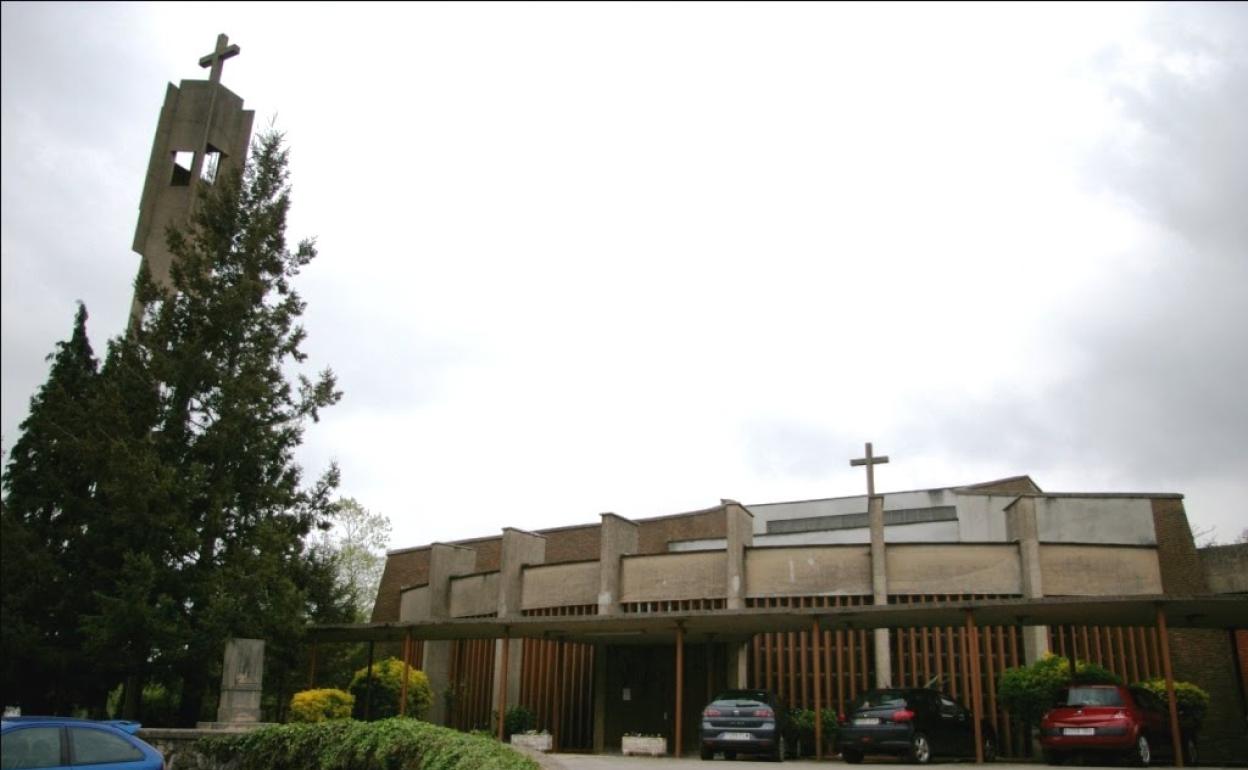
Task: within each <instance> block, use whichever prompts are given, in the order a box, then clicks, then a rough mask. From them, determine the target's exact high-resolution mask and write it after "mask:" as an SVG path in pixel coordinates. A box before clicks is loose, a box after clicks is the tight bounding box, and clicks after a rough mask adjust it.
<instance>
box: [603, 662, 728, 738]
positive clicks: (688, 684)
mask: <svg viewBox="0 0 1248 770" xmlns="http://www.w3.org/2000/svg"><path fill="white" fill-rule="evenodd" d="M606 653H607V688H606V689H607V692H606V714H605V720H606V722H605V725H604V728H603V735H604V741H605V749H606V751H607V752H608V753H614V752H618V751H619V750H620V740H621V738H623V737H624V734H625V733H641V734H643V735H662V736H664V737H665V738H667V750H668V752H669V753H675V745H674V744H673V740H674V738H675V736H676V714H675V709H676V646H675V645H674V644H667V645H611V646H608V647H607V648H606ZM727 658H728V654H727V650H726V648H725V646H724V645H723V644H720V643H706V642H697V643H689V644H686V645H685V675H684V684H685V691H684V708H683V709H682V711H683V712H684V713H683V720H682V721H683V730H682V731H683V733H684V740H683V744H684V745H683V746H682V750H683V753H684V754H685V755H689V754H691V753H693V752H696V751H697V750H698V740H699V739H698V728H699V726H700V724H701V722H700V719H701V714H702V708H703V707H704V706H705V705H706V704H707V702H708V701H709V700H710V698H711V696H712V695H714V694H715V693H716V692H718V691H720V690H722V689H725V688H726V686H727V670H728V669H727Z"/></svg>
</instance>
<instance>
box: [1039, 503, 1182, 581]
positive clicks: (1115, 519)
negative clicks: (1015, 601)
mask: <svg viewBox="0 0 1248 770" xmlns="http://www.w3.org/2000/svg"><path fill="white" fill-rule="evenodd" d="M1036 527H1037V530H1038V532H1039V535H1040V542H1042V543H1114V544H1121V545H1156V544H1157V535H1156V533H1155V531H1154V529H1153V508H1152V501H1150V500H1149V499H1148V498H1146V497H1040V498H1037V499H1036ZM1046 593H1047V592H1046Z"/></svg>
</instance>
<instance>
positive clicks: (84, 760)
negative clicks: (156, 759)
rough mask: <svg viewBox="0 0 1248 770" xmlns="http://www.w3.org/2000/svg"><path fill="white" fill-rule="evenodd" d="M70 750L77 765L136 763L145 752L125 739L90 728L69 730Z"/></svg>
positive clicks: (72, 728)
mask: <svg viewBox="0 0 1248 770" xmlns="http://www.w3.org/2000/svg"><path fill="white" fill-rule="evenodd" d="M69 748H70V751H71V753H72V756H73V758H74V764H75V765H98V764H102V763H104V762H135V761H138V760H141V759H143V752H141V751H139V750H138V749H137V748H135V747H134V746H132V745H131V744H130V742H129V741H127V740H126V739H125V738H122V737H121V736H119V735H113V734H112V733H110V732H105V731H104V730H93V729H91V728H90V727H71V728H69Z"/></svg>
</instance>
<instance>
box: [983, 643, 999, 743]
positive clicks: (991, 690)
mask: <svg viewBox="0 0 1248 770" xmlns="http://www.w3.org/2000/svg"><path fill="white" fill-rule="evenodd" d="M983 632H984V668H986V669H987V670H988V683H987V684H988V713H989V714H990V715H991V717H990V719H991V720H992V731H993V732H994V733H996V734H997V735H1000V734H1001V730H1000V726H999V725H998V724H997V670H996V668H997V667H996V663H995V661H994V660H993V657H992V638H993V637H994V636H996V633H995V630H994V629H993V627H992V626H984V628H983Z"/></svg>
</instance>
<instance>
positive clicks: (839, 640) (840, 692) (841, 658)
mask: <svg viewBox="0 0 1248 770" xmlns="http://www.w3.org/2000/svg"><path fill="white" fill-rule="evenodd" d="M835 606H837V607H840V606H841V597H839V596H838V597H836V604H835ZM850 658H851V660H852V658H853V656H852V655H851V656H850ZM836 713H837V714H844V713H845V632H844V631H842V630H841V629H839V628H838V629H837V630H836Z"/></svg>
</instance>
